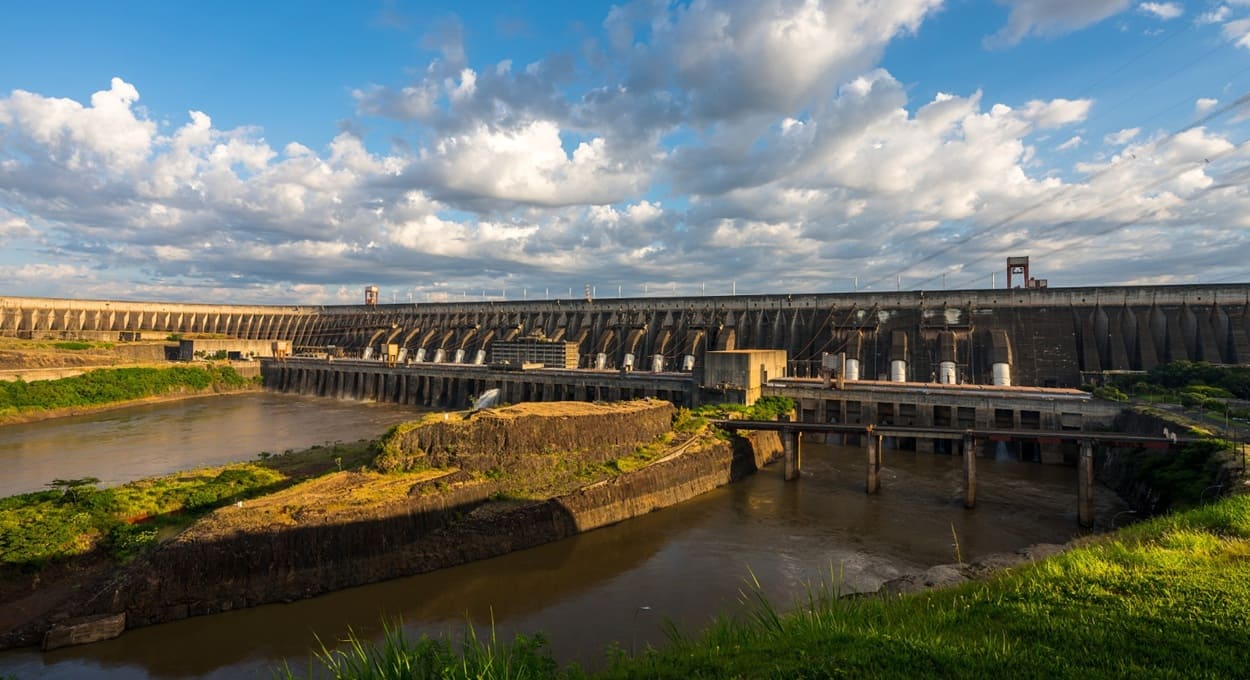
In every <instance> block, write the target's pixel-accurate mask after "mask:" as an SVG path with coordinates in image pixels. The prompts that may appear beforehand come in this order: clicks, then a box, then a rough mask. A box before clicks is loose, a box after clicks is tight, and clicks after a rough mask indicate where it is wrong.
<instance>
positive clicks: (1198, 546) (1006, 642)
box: [286, 495, 1250, 679]
mask: <svg viewBox="0 0 1250 680" xmlns="http://www.w3.org/2000/svg"><path fill="white" fill-rule="evenodd" d="M837 581H838V575H837V574H836V573H832V574H830V576H829V579H828V580H826V581H824V582H822V583H815V584H812V585H811V586H810V587H809V588H808V590H807V592H806V593H803V594H802V595H800V596H799V597H797V598H796V602H795V603H794V607H793V609H792V610H791V611H790V612H789V613H784V614H783V613H781V609H780V608H779V607H778V606H777V605H776V604H775V603H773V602H770V601H769V600H768V599H767V598H766V597H764V596H763V595H762V594H761V593H760V590H759V589H758V588H747V589H746V590H745V591H744V597H745V599H746V600H747V602H748V603H749V605H750V607H749V609H748V611H747V612H746V613H745V614H744V615H741V616H739V617H737V618H735V619H726V618H721V619H719V620H717V621H716V622H715V623H713V624H712V625H711V626H710V627H709V628H708V629H707V630H705V631H703V632H702V633H698V634H690V633H688V632H685V631H679V630H673V631H672V632H671V633H670V636H669V640H668V642H667V644H665V645H664V646H663V647H662V648H659V649H648V650H645V651H644V652H642V653H641V654H638V655H636V656H633V657H632V658H631V657H630V656H628V655H626V654H624V653H623V652H619V651H618V652H616V653H612V652H609V654H608V659H607V666H608V667H607V669H606V670H604V671H602V672H599V673H594V674H588V673H586V672H584V671H583V670H582V669H580V668H578V667H567V668H563V669H561V668H559V667H558V665H557V664H556V662H555V661H554V660H553V659H552V657H551V655H550V653H549V652H548V650H547V644H546V641H545V640H544V639H543V638H542V637H541V636H539V637H518V638H516V639H514V640H511V641H502V640H497V639H493V638H490V639H481V638H475V637H471V638H470V639H469V640H468V641H467V642H466V643H464V644H463V645H454V646H453V645H452V644H450V643H449V642H448V641H446V640H437V639H422V640H408V639H405V638H404V636H403V635H402V634H400V633H398V632H397V631H390V632H389V633H388V634H387V636H386V639H385V640H384V641H383V642H382V643H381V644H380V645H377V646H375V645H371V644H369V643H367V642H364V643H360V644H350V645H347V646H345V647H344V648H343V649H342V650H341V651H333V652H328V653H324V654H323V656H322V657H321V660H322V665H323V666H324V667H325V670H329V671H330V673H331V674H332V675H333V676H334V677H343V678H356V677H372V678H398V677H434V675H436V674H430V673H425V674H423V673H422V671H421V669H423V668H438V669H443V674H442V675H440V676H439V677H456V678H459V677H472V678H492V677H520V676H526V677H553V678H587V677H594V678H608V679H632V678H683V679H684V678H724V677H739V678H794V677H843V676H848V677H856V676H858V677H908V678H921V677H959V678H985V677H1012V676H1016V677H1047V678H1069V677H1070V678H1078V677H1240V676H1242V675H1244V672H1245V669H1246V668H1247V667H1250V585H1247V584H1250V496H1247V495H1240V496H1235V497H1231V498H1226V499H1222V500H1219V501H1217V502H1214V503H1211V504H1208V505H1204V506H1202V507H1199V508H1195V509H1192V510H1188V511H1184V512H1179V513H1174V514H1170V515H1167V516H1163V517H1158V518H1155V519H1152V520H1149V521H1146V522H1143V523H1140V524H1137V525H1134V526H1131V527H1126V528H1122V529H1120V530H1118V531H1115V532H1113V533H1110V534H1105V535H1102V536H1097V537H1090V538H1085V539H1080V540H1078V541H1076V542H1075V543H1074V544H1073V545H1072V546H1071V547H1070V549H1068V550H1066V551H1064V552H1062V553H1059V554H1054V555H1051V556H1048V557H1045V558H1043V559H1039V560H1037V561H1030V562H1029V563H1027V564H1024V565H1021V566H1017V567H1014V568H1011V569H1008V570H1005V571H995V572H993V573H992V574H990V575H989V576H988V577H987V578H985V579H984V580H980V581H976V582H971V583H965V584H963V585H959V586H956V587H947V588H940V589H936V590H927V591H924V592H919V593H913V594H905V595H896V594H893V593H886V594H880V595H874V596H865V597H856V598H845V597H840V596H839V595H840V594H841V593H840V592H839V590H838V587H837ZM355 642H358V641H355ZM388 669H405V670H404V671H398V670H394V671H392V670H388ZM503 669H507V671H506V672H504V670H503ZM286 673H287V675H288V676H293V674H292V673H291V672H290V671H289V670H287V671H286Z"/></svg>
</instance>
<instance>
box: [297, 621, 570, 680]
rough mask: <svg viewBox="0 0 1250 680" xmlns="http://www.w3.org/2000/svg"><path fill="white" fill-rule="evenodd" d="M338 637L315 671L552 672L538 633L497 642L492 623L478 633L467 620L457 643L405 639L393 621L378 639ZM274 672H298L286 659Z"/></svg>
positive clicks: (515, 679) (359, 675)
mask: <svg viewBox="0 0 1250 680" xmlns="http://www.w3.org/2000/svg"><path fill="white" fill-rule="evenodd" d="M344 643H345V644H344V646H343V647H340V648H338V649H333V650H331V649H327V648H326V647H325V646H324V645H323V646H322V648H321V651H320V652H318V654H317V656H316V660H317V662H318V663H319V664H320V665H321V667H322V668H321V670H322V671H324V672H322V673H317V677H326V676H328V677H331V678H353V679H359V680H364V679H371V680H373V679H376V680H381V679H382V678H464V679H466V680H468V679H474V680H477V679H485V678H508V679H510V680H529V679H537V680H541V679H543V678H551V677H554V676H555V675H556V674H557V672H558V669H557V666H556V663H555V661H554V660H552V658H551V653H550V650H549V649H548V648H547V641H546V639H545V638H544V637H543V636H542V635H541V634H540V635H535V636H533V637H529V636H525V635H518V636H517V637H516V638H514V639H513V640H512V641H511V642H502V641H500V640H498V639H497V638H496V637H495V631H494V627H493V626H492V628H491V635H490V637H489V638H487V639H481V638H479V637H478V636H477V632H476V631H475V630H474V628H473V627H472V626H466V630H465V634H464V637H463V639H462V640H461V642H460V643H458V644H455V643H452V642H450V641H448V640H446V639H433V638H429V637H425V636H422V637H421V638H419V639H417V640H416V641H415V642H410V641H409V640H407V639H406V638H405V637H404V635H403V633H402V631H401V630H400V629H399V628H398V627H392V626H386V627H385V632H384V642H383V644H381V645H373V644H369V643H367V642H364V641H362V640H361V639H360V638H359V637H357V636H356V635H355V634H351V635H350V636H349V637H348V639H347V640H344ZM309 674H310V675H312V674H313V673H312V672H311V671H310V673H309ZM275 675H276V676H277V677H279V678H296V677H300V676H297V675H296V674H295V673H294V672H293V671H292V670H291V669H290V666H289V665H288V666H286V667H284V668H283V669H282V670H281V671H280V672H278V673H275Z"/></svg>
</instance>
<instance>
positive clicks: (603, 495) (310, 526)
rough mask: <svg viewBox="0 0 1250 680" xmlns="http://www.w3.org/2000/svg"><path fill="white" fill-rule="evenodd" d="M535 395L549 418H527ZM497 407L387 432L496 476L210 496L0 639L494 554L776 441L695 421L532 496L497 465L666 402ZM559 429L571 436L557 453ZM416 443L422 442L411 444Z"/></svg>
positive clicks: (349, 582)
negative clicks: (150, 542) (678, 435)
mask: <svg viewBox="0 0 1250 680" xmlns="http://www.w3.org/2000/svg"><path fill="white" fill-rule="evenodd" d="M546 407H550V408H551V415H547V416H544V415H543V413H542V411H543V409H544V408H546ZM510 409H511V410H508V409H505V410H502V411H500V412H496V413H494V414H489V415H485V416H477V417H475V418H473V419H471V420H468V421H462V423H456V424H452V421H451V420H450V419H449V420H448V421H446V422H447V425H444V424H443V422H442V421H441V420H437V421H435V422H431V423H427V424H426V425H425V426H423V427H419V428H416V429H413V430H411V431H410V432H407V433H405V434H404V435H403V436H404V437H406V439H405V440H404V441H406V442H407V444H405V445H404V446H405V447H407V446H411V447H413V448H412V449H406V448H405V449H404V450H403V451H401V452H402V453H405V455H409V456H412V457H413V459H414V460H416V459H419V458H421V457H422V456H425V455H430V453H429V452H430V451H434V452H436V453H434V454H433V455H436V456H446V457H447V458H446V460H449V461H455V462H457V463H459V464H461V465H465V466H485V467H484V469H486V470H492V471H497V470H499V469H500V468H499V466H501V465H506V466H508V467H504V468H502V469H503V471H504V472H503V474H502V475H499V474H490V475H483V474H480V473H472V472H469V471H468V470H466V469H458V470H449V469H436V470H423V471H414V472H404V473H391V474H379V473H372V472H342V473H336V474H333V475H329V476H327V477H322V478H318V479H314V480H311V481H310V482H307V483H304V484H300V485H297V486H294V487H291V488H289V489H287V490H284V491H282V492H279V493H277V494H273V495H271V496H267V497H265V498H261V499H255V500H252V501H246V502H244V504H243V505H242V507H236V506H230V507H226V508H222V509H219V510H217V511H215V512H214V513H212V514H211V515H210V516H208V517H206V518H205V519H204V520H201V521H200V522H198V523H197V524H196V525H194V526H192V527H191V528H189V529H188V530H187V531H185V532H184V533H182V534H181V535H179V536H178V537H177V538H175V539H174V540H172V541H169V542H167V543H165V544H163V545H162V546H160V547H159V548H158V549H156V550H153V551H152V552H149V553H147V554H145V555H143V556H141V557H139V558H137V559H136V560H134V561H133V562H131V563H130V564H128V565H126V567H125V568H123V569H122V570H120V571H119V572H118V573H117V574H116V575H115V576H114V577H112V578H111V579H110V580H108V581H107V583H105V584H104V586H103V587H102V588H101V589H100V590H99V591H98V593H97V594H96V595H95V596H94V597H92V598H90V599H87V600H86V601H83V602H81V603H77V604H76V606H72V607H68V608H66V609H65V610H63V611H60V612H57V613H55V614H53V615H52V616H51V617H45V618H42V619H41V620H40V621H32V622H30V623H29V624H28V625H27V626H24V627H22V629H21V630H14V631H11V632H10V634H8V635H0V648H3V646H4V644H5V643H6V642H7V643H8V644H9V645H12V644H13V643H19V644H33V643H35V642H37V641H38V640H39V638H40V636H42V635H43V632H44V631H45V630H46V629H47V627H48V625H49V624H50V623H51V622H52V621H53V620H57V619H64V618H69V617H80V616H87V615H102V614H119V613H124V614H125V615H126V626H127V627H130V628H133V627H138V626H144V625H150V624H155V623H162V622H166V621H172V620H177V619H181V618H185V617H187V616H197V615H203V614H212V613H216V612H222V611H228V610H231V609H237V608H241V607H250V606H255V605H259V604H265V603H270V602H283V601H291V600H296V599H300V598H305V597H311V596H314V595H318V594H321V593H325V592H329V591H332V590H337V589H341V588H346V587H350V586H355V585H362V584H366V583H372V582H376V581H381V580H385V579H390V578H396V577H401V576H407V575H412V574H417V573H422V572H427V571H431V570H434V569H440V568H444V567H449V566H454V565H458V564H463V563H465V562H469V561H473V560H478V559H484V558H487V557H493V556H496V555H501V554H504V553H507V552H510V551H513V550H519V549H524V548H528V547H532V546H535V545H540V544H542V543H546V542H549V541H554V540H559V539H561V538H565V537H568V536H572V535H574V534H576V533H578V532H580V531H587V530H589V529H593V528H596V527H600V526H605V525H607V524H612V523H615V522H619V521H622V520H625V519H629V518H631V517H636V516H638V515H641V514H644V513H648V512H652V511H654V510H658V509H660V508H664V507H667V506H669V505H673V504H675V503H680V502H682V501H684V500H687V499H689V498H692V497H694V496H697V495H698V494H701V493H704V492H706V491H710V490H711V489H714V488H716V487H718V486H721V485H723V484H726V483H729V482H731V481H733V480H735V479H738V478H740V477H742V476H744V475H747V474H750V473H751V472H753V471H755V470H756V469H757V468H758V467H759V466H760V465H763V464H764V463H766V462H768V461H770V460H772V459H773V458H775V457H776V456H777V455H779V453H780V451H781V444H780V441H779V439H778V438H777V436H776V434H775V433H758V434H755V435H753V436H752V437H750V438H749V439H744V438H735V439H731V440H724V439H719V438H717V437H715V436H712V435H710V434H705V435H701V436H699V437H696V438H691V439H686V440H684V441H680V442H678V443H677V444H676V446H675V447H674V449H673V450H671V451H669V452H667V453H666V454H665V455H662V456H660V457H657V458H655V459H654V460H653V461H652V462H651V463H650V464H648V465H646V466H645V467H642V468H641V469H638V470H635V471H633V472H629V473H624V474H620V475H617V476H614V477H611V478H609V479H602V480H600V481H598V482H594V483H590V484H584V483H583V484H579V485H577V487H576V488H566V489H564V490H562V491H560V492H558V493H554V494H552V495H551V497H549V498H545V499H535V500H528V499H515V498H506V497H505V498H501V497H500V492H501V490H502V489H505V488H508V487H507V483H508V480H507V478H506V477H507V470H508V468H509V467H511V466H517V467H519V468H521V469H528V470H532V469H534V468H535V467H536V466H539V465H553V464H554V463H555V462H556V460H557V459H558V458H560V456H561V453H560V451H561V447H563V450H565V451H566V452H567V455H568V456H571V457H574V458H582V459H584V460H600V461H602V460H608V459H609V458H611V457H612V456H613V455H619V454H620V452H621V451H623V450H624V447H629V448H630V449H631V450H632V449H634V448H635V447H638V446H641V445H644V444H646V443H648V442H649V441H652V440H654V439H655V437H656V435H657V434H663V432H665V431H668V428H669V427H670V426H671V425H670V419H671V418H672V415H673V408H672V406H671V405H669V404H667V403H665V402H655V401H650V402H630V403H628V404H619V405H609V406H600V407H595V406H592V405H582V404H578V405H568V404H551V405H525V406H524V407H522V408H518V407H510ZM660 424H662V425H663V429H660V430H659V431H658V432H656V430H657V429H658V428H659V425H660ZM547 425H550V427H547ZM427 428H428V429H429V431H428V432H425V433H420V432H419V431H420V430H423V429H427ZM457 433H459V434H460V436H461V438H460V439H457V437H456V434H457ZM631 441H632V442H634V443H632V444H631V443H630V442H631ZM467 442H473V443H474V446H477V445H480V446H482V447H483V449H484V451H478V450H475V449H474V448H473V447H471V446H469V444H468V443H467ZM569 442H576V444H575V445H574V448H575V450H574V451H572V452H568V449H569V448H570V446H569ZM587 442H595V443H596V445H595V446H586V443H587ZM418 445H424V446H427V447H429V448H427V449H420V451H421V453H420V454H418V453H417V449H416V448H415V447H416V446H418ZM437 452H442V453H437ZM440 460H441V458H440ZM478 469H483V468H481V467H479V468H478Z"/></svg>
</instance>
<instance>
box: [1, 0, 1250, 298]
mask: <svg viewBox="0 0 1250 680" xmlns="http://www.w3.org/2000/svg"><path fill="white" fill-rule="evenodd" d="M0 31H2V32H3V39H2V40H0V281H2V282H4V283H0V295H50V296H67V297H121V298H135V299H169V300H199V299H206V298H211V299H213V300H223V301H234V302H272V303H284V304H285V303H310V302H324V303H334V302H354V301H356V300H357V299H358V298H359V297H360V289H361V288H362V287H363V286H364V285H366V284H377V285H379V286H380V287H381V288H382V290H383V293H384V297H388V298H391V299H395V300H399V301H407V300H408V299H412V300H414V301H425V300H443V299H465V298H468V299H480V298H482V297H483V296H485V297H488V298H491V299H500V298H504V297H506V298H508V299H516V298H520V297H522V296H527V297H540V296H544V295H546V296H551V297H556V296H558V295H566V294H567V291H568V290H569V289H572V290H574V291H575V292H576V291H579V290H580V289H581V288H582V287H583V286H584V285H586V284H590V285H593V286H595V287H596V289H597V291H598V293H599V294H600V296H603V295H605V294H612V295H614V294H615V293H616V291H617V290H618V289H619V290H621V291H622V292H623V293H624V294H627V295H640V294H643V292H644V291H646V292H647V294H657V292H658V291H673V290H676V291H677V292H678V293H679V294H698V293H700V292H702V291H704V290H706V291H707V292H708V293H709V294H710V293H728V292H729V291H730V290H732V289H734V288H736V289H737V291H738V292H739V293H742V292H753V293H754V292H817V291H842V290H850V289H851V288H853V287H854V286H855V285H856V284H857V283H858V285H859V286H860V287H861V288H865V287H867V288H874V289H893V288H895V287H897V286H899V285H901V286H902V287H903V288H905V289H911V288H928V289H936V288H941V287H942V286H943V285H946V286H947V287H952V288H953V287H987V286H989V285H990V281H991V278H990V277H991V272H997V271H999V270H1001V269H1003V259H1004V258H1005V257H1006V256H1007V255H1026V254H1027V255H1030V256H1031V257H1033V259H1034V267H1033V268H1034V271H1036V272H1039V274H1040V275H1041V276H1044V277H1046V278H1049V279H1050V281H1051V284H1052V285H1097V284H1126V283H1185V282H1195V281H1206V282H1213V281H1247V280H1250V264H1247V263H1248V262H1250V258H1247V257H1246V255H1247V254H1248V253H1250V249H1248V248H1247V229H1250V218H1248V217H1247V215H1250V190H1248V188H1247V186H1246V180H1245V178H1246V177H1247V175H1250V171H1248V170H1247V168H1248V167H1250V165H1247V164H1248V163H1250V159H1248V158H1247V155H1250V146H1248V145H1247V143H1246V139H1247V134H1248V132H1250V124H1247V122H1246V118H1247V116H1248V111H1250V108H1248V107H1247V106H1245V105H1244V104H1243V103H1239V98H1241V97H1243V96H1244V95H1246V94H1247V92H1250V2H1247V0H1236V1H1235V2H1224V3H1219V2H1194V3H1181V2H1163V3H1151V2H1146V3H1142V2H1126V1H1125V0H1082V1H1079V2H1077V1H1073V0H1053V1H1048V0H1001V1H1000V2H972V1H956V2H942V1H941V0H882V1H881V2H876V3H863V4H857V3H854V2H850V1H848V0H723V1H722V2H636V3H624V4H619V5H612V4H601V3H592V2H532V3H518V2H511V3H491V2H479V3H427V2H420V3H418V2H400V1H398V0H395V1H388V2H357V3H297V2H286V3H276V2H275V3H242V2H219V3H213V4H212V5H210V6H195V5H192V4H190V3H168V2H117V3H97V2H46V3H21V4H15V5H13V6H10V7H6V11H5V22H4V25H3V26H2V27H0ZM1195 122H1200V124H1199V125H1196V126H1195V125H1194V123H1195ZM998 282H999V284H1000V285H1001V283H1002V277H1001V276H999V277H998Z"/></svg>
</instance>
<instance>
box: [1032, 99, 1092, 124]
mask: <svg viewBox="0 0 1250 680" xmlns="http://www.w3.org/2000/svg"><path fill="white" fill-rule="evenodd" d="M1093 103H1094V101H1093V100H1092V99H1052V100H1050V101H1041V100H1037V99H1035V100H1033V101H1031V102H1029V103H1027V104H1025V105H1024V108H1023V109H1022V110H1021V112H1020V113H1021V115H1022V116H1023V117H1024V118H1025V119H1027V120H1030V121H1032V122H1034V123H1036V124H1037V126H1038V127H1041V128H1051V127H1060V126H1063V125H1069V124H1071V123H1077V122H1080V121H1082V120H1085V117H1086V116H1088V115H1089V107H1090V106H1092V105H1093Z"/></svg>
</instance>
